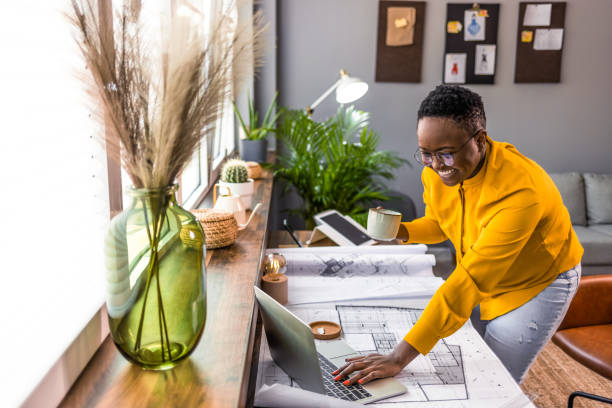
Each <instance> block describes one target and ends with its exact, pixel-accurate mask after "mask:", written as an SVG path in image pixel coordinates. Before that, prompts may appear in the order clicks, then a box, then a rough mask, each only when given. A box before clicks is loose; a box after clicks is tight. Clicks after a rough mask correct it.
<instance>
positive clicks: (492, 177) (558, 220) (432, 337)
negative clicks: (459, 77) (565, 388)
mask: <svg viewBox="0 0 612 408" xmlns="http://www.w3.org/2000/svg"><path fill="white" fill-rule="evenodd" d="M417 136H418V144H419V148H418V150H417V152H416V153H415V158H416V159H417V161H419V162H420V163H422V164H423V165H424V169H423V172H422V176H421V179H422V182H423V187H424V193H423V199H424V201H425V205H426V207H425V216H424V217H422V218H419V219H416V220H414V221H412V222H408V223H402V225H401V227H400V232H399V233H398V238H400V239H403V240H405V241H406V242H409V243H416V242H418V243H425V244H433V243H438V242H442V241H444V240H446V239H450V240H451V241H452V242H453V244H454V246H455V249H456V251H457V267H456V268H455V270H454V271H453V273H452V274H451V275H450V277H449V278H448V279H447V280H446V281H445V282H444V284H443V285H442V286H441V287H440V288H439V289H438V291H437V292H436V293H435V294H434V296H433V297H432V299H431V300H430V302H429V304H428V305H427V307H426V308H425V310H424V312H423V314H422V315H421V317H420V318H419V320H418V321H417V322H416V323H415V325H414V326H413V327H412V329H411V330H410V331H409V332H408V333H407V334H406V336H405V337H404V339H403V340H402V341H400V342H399V344H398V345H397V346H396V347H395V349H394V351H393V352H392V353H391V354H388V355H380V354H371V355H368V356H362V357H356V358H350V359H347V364H346V365H345V366H343V367H341V368H340V369H338V370H337V371H335V372H334V373H333V374H334V375H337V377H336V379H337V380H346V378H345V377H346V376H347V375H348V374H350V373H352V372H355V371H357V373H356V375H355V376H353V377H352V378H351V379H350V380H348V381H345V384H347V385H349V384H352V383H355V382H359V383H362V384H363V383H367V382H368V381H371V380H373V379H375V378H382V377H389V376H393V375H395V374H397V373H399V372H400V371H401V370H402V369H403V368H404V367H405V366H406V365H407V364H408V363H410V362H411V361H412V360H413V359H414V358H415V357H417V356H418V354H419V353H421V354H423V355H425V354H427V353H428V352H429V351H430V350H431V349H432V348H433V346H434V345H435V344H436V342H437V341H438V340H439V339H441V338H444V337H447V336H449V335H451V334H452V333H454V332H455V331H457V330H458V329H459V328H460V327H461V326H462V325H463V324H464V323H465V322H466V321H467V319H468V318H470V316H471V319H472V322H473V324H474V326H475V328H476V329H477V330H478V332H479V333H480V334H481V335H482V336H483V338H484V340H485V342H486V343H487V344H488V345H489V346H490V347H491V349H493V351H494V352H495V353H496V354H497V356H498V357H499V358H500V360H501V361H502V362H503V363H504V365H505V366H506V368H508V370H509V371H510V373H511V374H512V376H513V377H514V379H515V380H516V381H517V382H521V381H522V380H523V377H524V375H525V373H526V372H527V370H528V369H529V366H530V365H531V363H532V362H533V360H534V359H535V357H536V356H537V354H538V352H539V351H540V350H541V349H542V347H544V345H545V344H546V343H547V342H548V340H549V339H550V337H551V336H552V335H553V333H554V332H555V330H556V328H557V327H558V326H559V324H560V323H561V320H562V319H563V316H564V315H565V313H566V311H567V308H568V307H569V303H570V301H571V299H572V297H573V296H574V294H575V292H576V288H577V285H578V281H579V279H580V259H581V257H582V253H583V249H582V246H581V245H580V243H579V242H578V238H577V237H576V234H575V233H574V230H573V228H572V225H571V222H570V216H569V213H568V211H567V209H566V208H565V207H564V206H563V202H562V200H561V195H560V194H559V192H558V190H557V188H556V187H555V185H554V183H553V181H552V180H551V179H550V177H549V176H548V175H547V174H546V172H545V171H544V170H543V169H542V168H541V167H540V166H539V165H538V164H537V163H535V162H534V161H532V160H530V159H528V158H527V157H525V156H523V155H522V154H521V153H519V152H518V151H517V150H516V148H515V147H514V146H512V145H510V144H507V143H500V142H496V141H494V140H492V139H490V138H489V136H488V135H487V131H486V118H485V113H484V108H483V104H482V100H481V98H480V96H479V95H477V94H476V93H474V92H472V91H470V90H468V89H466V88H462V87H458V86H446V85H440V86H438V87H437V88H436V89H435V90H433V91H432V92H431V93H430V94H429V95H428V96H427V97H426V98H425V100H424V101H423V102H422V104H421V107H420V109H419V112H418V123H417Z"/></svg>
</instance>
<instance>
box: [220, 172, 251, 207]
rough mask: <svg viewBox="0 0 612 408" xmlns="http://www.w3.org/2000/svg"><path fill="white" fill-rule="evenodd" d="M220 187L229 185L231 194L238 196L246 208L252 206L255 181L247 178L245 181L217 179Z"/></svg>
mask: <svg viewBox="0 0 612 408" xmlns="http://www.w3.org/2000/svg"><path fill="white" fill-rule="evenodd" d="M219 185H220V186H221V187H229V189H230V191H231V192H232V195H238V196H240V200H241V201H242V203H243V204H244V206H245V207H246V209H247V210H250V209H252V208H253V193H254V192H255V181H253V179H249V180H248V181H247V182H246V183H226V182H225V181H221V180H219Z"/></svg>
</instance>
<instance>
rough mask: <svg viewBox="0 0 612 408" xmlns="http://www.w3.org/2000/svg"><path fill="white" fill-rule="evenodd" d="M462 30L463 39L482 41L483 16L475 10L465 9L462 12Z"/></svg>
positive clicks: (483, 33)
mask: <svg viewBox="0 0 612 408" xmlns="http://www.w3.org/2000/svg"><path fill="white" fill-rule="evenodd" d="M463 23H464V24H463V26H464V27H465V30H464V31H463V32H464V33H465V34H464V37H463V39H464V40H465V41H483V40H484V39H485V24H486V23H485V17H484V16H481V15H479V13H478V12H477V11H474V10H466V11H465V14H464V21H463Z"/></svg>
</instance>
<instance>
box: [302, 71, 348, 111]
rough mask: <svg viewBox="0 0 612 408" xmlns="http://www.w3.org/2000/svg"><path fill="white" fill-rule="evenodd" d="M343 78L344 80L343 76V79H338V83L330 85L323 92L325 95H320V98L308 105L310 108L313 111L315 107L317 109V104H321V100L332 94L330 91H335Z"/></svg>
mask: <svg viewBox="0 0 612 408" xmlns="http://www.w3.org/2000/svg"><path fill="white" fill-rule="evenodd" d="M341 80H342V78H341V79H339V80H337V81H336V83H334V84H333V85H332V86H330V87H329V89H328V90H327V91H325V92H324V93H323V95H321V96H319V98H318V99H317V100H316V101H314V102H313V103H312V105H310V106H309V107H308V109H309V110H310V111H311V112H312V111H314V109H315V108H316V107H317V106H319V104H320V103H321V102H323V100H324V99H325V98H327V97H328V96H329V94H330V93H332V92H333V91H334V90H335V89H336V88H337V87H338V85H340V81H341Z"/></svg>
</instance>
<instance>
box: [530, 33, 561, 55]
mask: <svg viewBox="0 0 612 408" xmlns="http://www.w3.org/2000/svg"><path fill="white" fill-rule="evenodd" d="M562 46H563V29H562V28H552V29H547V28H538V29H537V30H535V40H533V49H534V50H538V51H543V50H560V49H561V47H562Z"/></svg>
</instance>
